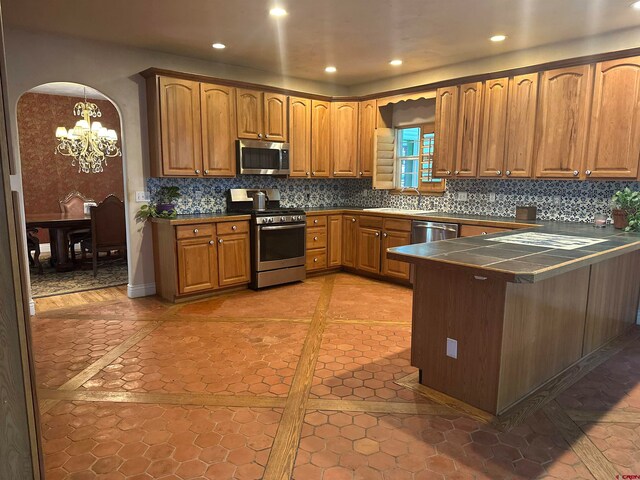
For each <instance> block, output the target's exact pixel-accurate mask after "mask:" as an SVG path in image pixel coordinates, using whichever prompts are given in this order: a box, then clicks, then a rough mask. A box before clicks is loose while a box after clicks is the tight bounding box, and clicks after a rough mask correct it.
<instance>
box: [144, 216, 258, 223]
mask: <svg viewBox="0 0 640 480" xmlns="http://www.w3.org/2000/svg"><path fill="white" fill-rule="evenodd" d="M250 218H251V215H250V214H241V213H194V214H191V215H178V216H177V217H175V218H152V219H151V221H152V222H155V223H168V224H170V225H193V224H195V223H207V222H209V223H210V222H224V221H228V220H249V219H250Z"/></svg>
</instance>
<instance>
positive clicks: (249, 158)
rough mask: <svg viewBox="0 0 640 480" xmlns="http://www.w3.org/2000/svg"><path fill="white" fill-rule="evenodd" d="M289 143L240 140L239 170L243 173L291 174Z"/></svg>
mask: <svg viewBox="0 0 640 480" xmlns="http://www.w3.org/2000/svg"><path fill="white" fill-rule="evenodd" d="M289 171H290V169H289V144H288V143H279V142H263V141H259V140H238V172H240V174H243V175H245V174H246V175H289Z"/></svg>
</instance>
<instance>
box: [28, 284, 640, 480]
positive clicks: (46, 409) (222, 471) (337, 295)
mask: <svg viewBox="0 0 640 480" xmlns="http://www.w3.org/2000/svg"><path fill="white" fill-rule="evenodd" d="M92 298H94V297H92ZM76 300H77V298H76ZM63 303H64V300H63V299H62V297H61V300H60V302H58V301H56V302H55V304H56V305H57V304H63ZM410 319H411V291H410V290H409V289H407V288H404V287H400V286H397V285H390V284H386V283H383V282H379V281H376V280H371V279H367V278H363V277H357V276H354V275H351V274H347V273H338V274H334V275H327V276H324V277H315V278H310V279H309V280H307V281H305V282H303V283H300V284H295V285H287V286H283V287H278V288H275V289H269V290H267V291H262V292H252V291H242V292H234V293H228V294H223V295H220V296H218V297H215V298H212V299H207V300H200V301H194V302H190V303H185V304H181V305H171V304H167V303H165V302H162V301H160V300H158V299H156V298H145V299H138V300H130V299H127V298H124V297H123V298H120V299H116V300H113V298H111V299H110V300H108V301H104V302H101V303H100V302H99V303H96V304H93V305H81V306H78V307H69V308H67V307H65V308H62V309H60V310H53V311H50V312H47V314H46V316H44V315H43V316H42V317H41V316H37V317H34V318H33V319H32V324H33V329H32V333H33V338H34V350H35V363H36V372H37V375H36V381H37V384H38V385H39V387H40V390H39V399H40V401H41V410H42V415H41V426H42V435H43V442H42V444H43V451H44V460H45V468H46V474H47V479H48V480H50V479H54V480H57V479H74V480H83V479H94V478H95V479H130V480H131V479H136V480H144V479H147V480H148V479H190V478H199V479H204V478H213V479H216V480H227V479H229V480H231V479H238V480H240V479H259V478H264V479H275V480H282V479H284V478H294V479H296V480H315V479H318V480H343V479H348V480H356V479H358V480H360V479H362V480H369V479H371V480H425V479H502V478H510V479H511V478H512V479H529V478H548V479H560V478H563V479H566V478H594V475H593V473H592V472H595V474H596V476H597V477H598V478H614V477H615V474H616V473H620V474H637V473H640V456H639V455H638V452H639V451H640V437H639V436H638V435H640V387H639V385H640V373H639V372H640V342H639V341H636V342H634V343H632V344H630V345H629V346H627V347H626V348H624V349H623V350H622V351H620V352H619V353H617V354H616V355H614V356H613V357H611V358H609V359H608V360H607V361H606V362H605V363H603V364H601V365H600V366H598V367H596V368H595V369H594V370H592V371H591V372H590V373H588V374H587V375H586V376H585V377H584V378H583V379H582V380H580V381H578V383H576V384H575V385H573V386H572V387H571V388H569V389H568V390H566V391H565V392H563V393H562V394H561V395H560V396H559V397H558V398H557V399H556V402H555V403H553V406H555V407H557V409H558V411H559V412H560V414H561V415H564V420H563V421H559V420H558V418H557V415H556V416H554V415H553V414H552V412H551V411H550V410H545V409H542V410H539V411H537V412H536V413H534V414H533V415H532V416H530V417H529V418H527V419H526V420H525V421H524V423H522V424H520V425H518V426H516V427H514V428H511V429H508V430H506V431H501V430H497V429H495V428H493V427H491V426H489V425H487V424H486V422H480V421H478V420H475V419H474V418H471V417H469V416H467V415H465V414H464V413H461V412H457V411H455V410H452V409H447V408H446V407H443V406H441V405H438V404H436V403H435V402H434V401H433V400H431V399H428V398H426V397H424V396H422V395H421V394H420V393H418V392H416V391H414V390H411V389H409V388H408V387H406V386H401V385H398V384H397V383H396V382H397V381H399V380H401V379H403V378H404V377H406V376H407V375H411V374H413V373H415V371H416V370H415V369H414V368H413V367H411V365H410V345H411V323H410ZM318 332H320V333H318ZM68 380H71V381H70V382H67V381H68ZM65 382H67V383H65ZM63 385H64V386H63ZM403 385H407V384H406V383H403ZM61 387H62V388H61ZM555 407H554V408H555ZM443 412H444V413H443ZM567 439H569V440H571V442H570V443H568V442H567ZM574 447H575V449H574ZM578 447H579V448H578ZM603 472H605V473H606V474H603Z"/></svg>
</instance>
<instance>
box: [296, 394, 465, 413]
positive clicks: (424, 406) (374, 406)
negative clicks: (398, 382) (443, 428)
mask: <svg viewBox="0 0 640 480" xmlns="http://www.w3.org/2000/svg"><path fill="white" fill-rule="evenodd" d="M307 410H308V411H312V410H324V411H336V412H364V413H397V414H412V415H458V413H459V412H458V411H456V410H454V409H452V408H450V407H448V406H446V405H440V404H431V403H410V402H371V401H367V400H329V399H322V398H310V399H309V401H308V402H307Z"/></svg>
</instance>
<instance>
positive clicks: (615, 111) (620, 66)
mask: <svg viewBox="0 0 640 480" xmlns="http://www.w3.org/2000/svg"><path fill="white" fill-rule="evenodd" d="M639 162H640V57H633V58H625V59H621V60H612V61H609V62H602V63H598V64H597V65H596V75H595V86H594V94H593V107H592V114H591V129H590V131H589V150H588V156H587V161H586V165H585V167H586V168H585V175H586V176H587V177H591V178H637V177H638V163H639Z"/></svg>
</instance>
